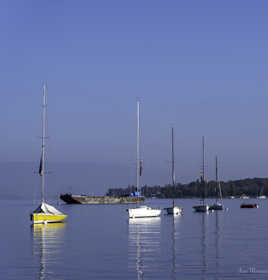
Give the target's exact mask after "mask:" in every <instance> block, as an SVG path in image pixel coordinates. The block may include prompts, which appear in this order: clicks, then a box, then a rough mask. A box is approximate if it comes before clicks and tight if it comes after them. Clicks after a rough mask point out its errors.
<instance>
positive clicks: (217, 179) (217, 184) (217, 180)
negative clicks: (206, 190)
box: [215, 156, 219, 202]
mask: <svg viewBox="0 0 268 280" xmlns="http://www.w3.org/2000/svg"><path fill="white" fill-rule="evenodd" d="M215 161H216V202H217V201H218V186H219V183H218V182H219V178H218V157H217V156H216V158H215Z"/></svg>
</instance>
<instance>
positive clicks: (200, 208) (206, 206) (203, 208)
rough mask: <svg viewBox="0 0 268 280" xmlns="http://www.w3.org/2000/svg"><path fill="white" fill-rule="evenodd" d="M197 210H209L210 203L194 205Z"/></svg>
mask: <svg viewBox="0 0 268 280" xmlns="http://www.w3.org/2000/svg"><path fill="white" fill-rule="evenodd" d="M193 208H194V210H195V212H208V210H209V205H207V204H204V205H197V206H193Z"/></svg>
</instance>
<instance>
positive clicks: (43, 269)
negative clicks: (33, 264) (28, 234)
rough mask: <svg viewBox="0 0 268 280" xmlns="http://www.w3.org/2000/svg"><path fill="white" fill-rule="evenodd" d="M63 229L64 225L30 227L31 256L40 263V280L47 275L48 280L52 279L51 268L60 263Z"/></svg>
mask: <svg viewBox="0 0 268 280" xmlns="http://www.w3.org/2000/svg"><path fill="white" fill-rule="evenodd" d="M65 227H66V223H51V224H34V225H32V235H33V254H34V256H37V257H38V259H39V262H40V269H39V277H38V279H40V280H44V279H46V277H48V275H49V279H53V278H51V276H52V277H53V270H52V267H51V266H53V265H55V264H58V263H59V262H61V257H62V249H63V244H64V230H65ZM55 277H57V276H55ZM55 279H56V278H55ZM57 279H59V278H57Z"/></svg>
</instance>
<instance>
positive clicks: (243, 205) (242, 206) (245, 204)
mask: <svg viewBox="0 0 268 280" xmlns="http://www.w3.org/2000/svg"><path fill="white" fill-rule="evenodd" d="M240 208H259V205H258V204H257V203H242V204H241V205H240Z"/></svg>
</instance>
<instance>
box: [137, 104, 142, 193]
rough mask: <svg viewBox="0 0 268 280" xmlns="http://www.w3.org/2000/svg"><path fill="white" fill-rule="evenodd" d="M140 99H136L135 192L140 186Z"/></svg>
mask: <svg viewBox="0 0 268 280" xmlns="http://www.w3.org/2000/svg"><path fill="white" fill-rule="evenodd" d="M140 168H141V166H140V101H139V100H138V101H137V174H136V175H137V178H136V180H137V192H138V191H139V187H140Z"/></svg>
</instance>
